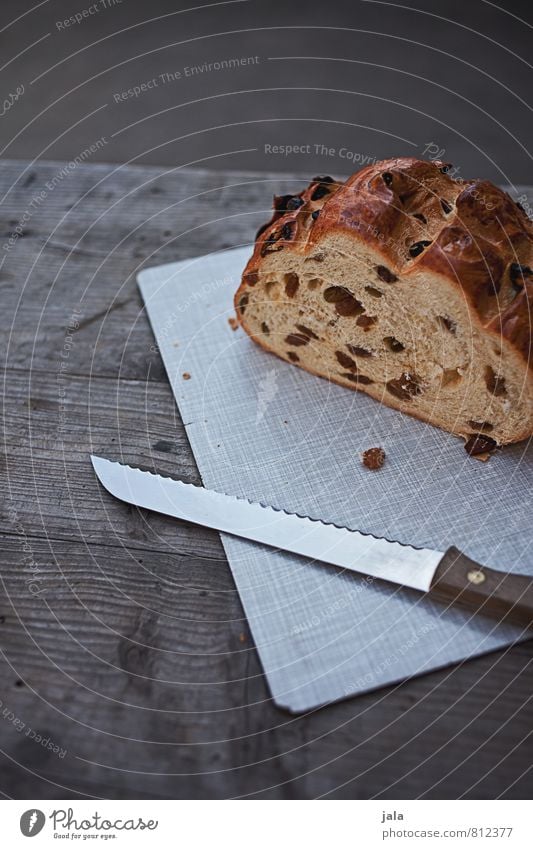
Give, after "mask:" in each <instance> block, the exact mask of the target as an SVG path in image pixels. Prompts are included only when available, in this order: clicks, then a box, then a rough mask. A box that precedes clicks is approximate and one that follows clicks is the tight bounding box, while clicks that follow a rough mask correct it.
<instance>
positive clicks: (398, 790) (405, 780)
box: [0, 161, 533, 799]
mask: <svg viewBox="0 0 533 849" xmlns="http://www.w3.org/2000/svg"><path fill="white" fill-rule="evenodd" d="M0 183H1V186H0V188H1V192H2V197H3V202H2V206H1V210H0V211H1V243H0V259H1V260H2V265H1V268H0V286H1V292H2V312H1V327H2V333H3V346H2V350H3V354H4V357H5V359H6V364H7V369H6V373H5V383H4V400H5V418H4V421H5V454H4V457H3V475H2V480H3V483H4V484H5V488H6V496H7V497H6V500H5V504H6V509H5V510H4V511H3V514H2V534H3V539H2V572H1V574H2V582H3V583H2V593H1V596H0V646H1V649H2V655H1V660H0V662H1V675H2V678H1V680H2V683H3V686H2V688H1V691H0V693H1V695H0V699H1V704H0V746H1V750H2V772H1V775H2V778H1V784H0V789H1V790H2V792H3V793H4V794H5V795H6V796H10V797H18V798H67V797H74V798H76V797H93V796H94V797H106V798H121V797H130V798H152V797H162V798H198V797H199V798H219V797H255V798H310V797H318V796H326V797H328V798H332V797H337V798H363V799H365V798H370V797H378V798H383V799H386V798H400V799H401V798H405V799H407V798H416V797H424V798H457V797H463V796H464V797H467V798H494V797H497V796H500V795H501V796H503V797H507V798H528V797H530V796H531V792H532V776H531V772H530V770H531V764H532V745H531V739H530V735H531V729H532V727H533V723H532V719H533V714H532V708H531V690H532V687H531V680H532V679H531V670H530V668H529V667H530V664H531V660H532V658H533V642H531V641H530V642H526V643H522V644H521V645H518V646H515V647H514V648H510V649H508V650H506V651H502V652H499V653H494V654H491V655H488V656H485V657H482V658H479V659H477V660H473V661H470V662H468V663H464V664H461V665H459V666H457V667H454V668H451V669H447V670H444V671H442V672H437V673H433V674H431V675H425V676H423V677H421V678H418V679H416V680H413V681H408V682H404V683H402V684H401V685H399V686H397V687H391V688H389V689H385V690H380V691H379V692H376V693H373V694H369V695H366V696H363V697H360V698H357V699H351V700H349V701H346V702H344V703H342V704H337V705H334V706H331V707H329V708H326V709H322V710H318V711H315V712H312V713H309V714H307V715H304V716H299V717H294V716H290V715H288V714H286V713H284V712H282V711H280V710H278V709H277V708H276V707H274V705H273V704H272V702H271V700H270V698H269V693H268V690H267V688H266V685H265V680H264V678H263V675H262V673H261V668H260V666H259V663H258V659H257V655H256V652H255V649H254V646H253V642H252V640H251V638H250V633H249V630H248V627H247V623H246V621H245V619H244V617H243V611H242V608H241V605H240V602H239V598H238V596H237V594H236V592H235V587H234V585H233V582H232V579H231V576H230V572H229V569H228V566H227V563H226V561H225V557H224V554H223V551H222V547H221V544H220V541H219V538H218V535H217V534H216V533H214V532H211V531H207V530H203V529H201V528H197V527H193V526H189V525H186V524H183V523H179V522H176V521H171V520H167V519H165V518H164V517H160V516H155V515H152V514H149V513H143V511H139V510H136V509H133V508H130V507H128V506H126V505H124V504H122V503H118V502H115V501H113V500H112V499H111V498H109V497H107V496H106V495H105V493H103V492H102V490H101V488H100V487H99V485H98V484H97V482H96V480H95V478H94V475H93V472H92V469H91V466H90V463H89V459H88V455H89V452H90V451H93V452H97V453H101V454H103V455H105V456H109V457H113V458H116V459H123V460H124V461H125V462H130V463H142V464H143V465H145V466H149V467H152V468H153V469H154V470H157V471H160V472H163V473H172V474H174V475H175V476H181V477H183V478H184V479H187V480H190V481H194V482H199V476H198V473H197V470H196V466H195V463H194V459H193V457H192V454H191V451H190V448H189V446H188V443H187V439H186V436H185V431H184V428H183V425H182V422H181V421H180V419H179V415H178V414H177V410H176V407H175V404H174V400H173V397H172V394H171V392H170V389H169V386H168V383H167V380H166V378H165V374H164V370H163V367H162V364H161V360H160V358H159V355H158V352H157V349H156V348H155V347H154V340H153V337H152V334H151V331H150V328H149V325H148V321H147V318H146V314H145V312H144V310H143V304H142V302H141V299H140V297H139V293H138V291H137V287H136V284H135V274H136V272H137V271H138V270H139V269H140V268H142V267H145V266H149V265H155V264H159V263H163V262H170V261H173V260H177V259H183V258H186V257H190V256H194V255H198V254H202V253H205V252H206V251H208V250H217V249H221V248H224V247H231V246H236V245H239V244H243V243H247V242H249V241H250V239H251V238H252V234H253V232H254V230H255V228H256V226H258V225H259V224H260V223H261V222H262V221H264V220H265V213H266V210H267V208H269V207H270V200H271V195H272V194H273V192H274V191H280V190H283V191H288V190H289V188H291V187H292V188H293V189H294V188H295V187H298V188H300V187H301V185H302V180H301V179H300V178H296V177H295V178H294V179H292V180H287V177H286V175H285V176H284V178H283V179H281V178H280V177H279V176H276V175H272V174H250V173H236V172H232V173H225V174H221V173H215V172H209V171H202V170H185V169H174V170H172V169H158V168H148V167H144V168H135V167H122V166H111V165H109V166H107V165H94V164H92V165H91V164H87V163H86V164H78V165H76V166H75V167H73V168H67V169H66V170H65V165H64V163H63V164H62V163H40V164H38V165H31V164H29V163H24V162H9V161H0ZM38 735H40V736H38Z"/></svg>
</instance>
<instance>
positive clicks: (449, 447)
mask: <svg viewBox="0 0 533 849" xmlns="http://www.w3.org/2000/svg"><path fill="white" fill-rule="evenodd" d="M250 251H251V248H239V249H235V250H228V251H224V252H220V253H216V254H210V255H207V256H203V257H196V258H194V259H190V260H186V261H183V262H178V263H173V264H171V265H164V266H160V267H157V268H150V269H146V270H144V271H143V272H141V274H140V275H139V278H138V282H139V286H140V289H141V292H142V296H143V298H144V302H145V305H146V309H147V312H148V316H149V319H150V322H151V325H152V328H153V331H154V335H155V338H156V341H157V345H158V346H159V350H160V352H161V355H162V357H163V360H164V363H165V367H166V370H167V374H168V378H169V380H170V383H171V386H172V390H173V392H174V396H175V398H176V403H177V405H178V407H179V410H180V413H181V416H182V419H183V422H184V423H185V427H186V430H187V435H188V438H189V440H190V444H191V447H192V450H193V452H194V456H195V458H196V462H197V464H198V467H199V470H200V473H201V476H202V480H203V483H204V486H206V487H209V488H212V489H217V490H220V491H223V492H227V493H231V494H233V495H240V496H246V497H248V498H251V499H254V500H258V501H263V502H266V503H269V504H272V505H277V506H280V507H284V508H285V509H287V510H289V511H291V512H296V513H300V514H305V515H310V516H314V517H320V518H322V519H324V520H325V521H328V522H335V523H337V524H340V525H344V526H346V527H350V528H354V529H359V530H362V531H365V532H369V533H373V534H375V535H377V536H383V537H387V538H388V539H395V540H399V541H401V542H406V543H411V544H413V545H417V546H424V547H430V548H436V549H439V550H444V549H446V547H447V546H449V545H451V544H452V543H453V544H455V545H457V546H458V547H459V548H462V550H463V551H464V552H465V553H467V554H468V555H470V556H471V557H473V558H475V559H478V560H480V561H482V562H484V563H486V564H487V565H489V566H493V567H495V568H500V569H505V570H507V571H516V572H522V573H525V574H531V573H533V556H531V555H532V553H531V542H532V539H533V528H532V522H531V498H530V493H531V489H532V486H531V485H532V483H533V450H532V448H531V445H528V444H525V443H523V444H520V445H516V446H511V447H508V448H506V449H505V450H503V451H502V452H501V453H499V454H497V455H495V456H493V457H491V459H490V460H489V462H487V463H482V462H479V461H476V460H473V459H472V458H470V457H468V455H467V454H466V452H465V451H464V449H463V444H462V442H461V441H460V440H458V439H456V438H454V437H453V436H451V435H449V434H446V433H444V432H442V431H440V430H438V429H436V428H433V427H431V426H430V425H426V424H424V423H423V422H419V421H416V420H415V419H412V418H410V417H408V416H404V415H402V414H400V413H398V412H395V411H393V410H390V409H388V408H386V407H383V406H381V405H380V404H379V403H377V402H376V401H374V400H373V399H371V398H369V397H367V396H365V395H363V394H362V393H358V392H353V391H351V390H349V389H345V388H343V387H341V386H336V385H333V384H331V383H329V382H327V381H325V380H321V379H320V378H317V377H314V376H312V375H309V374H307V373H305V372H304V371H302V370H301V369H298V368H296V367H294V366H292V365H290V364H288V363H285V362H283V361H281V360H279V359H278V358H276V357H274V356H272V355H270V354H268V353H266V352H264V351H263V350H261V349H260V348H258V347H257V346H256V345H255V344H254V343H253V342H251V340H250V339H249V338H248V337H247V336H246V335H245V334H244V332H243V331H242V330H241V329H238V330H236V331H235V330H234V329H232V326H231V324H230V323H229V321H228V319H230V318H231V317H232V316H233V307H232V297H233V293H234V291H235V290H236V288H237V286H238V283H239V278H240V274H241V272H242V269H243V267H244V265H245V263H246V260H247V258H248V256H249V254H250ZM184 373H185V374H188V375H190V379H184V378H183V375H184ZM373 446H381V447H382V448H384V449H385V451H386V454H387V461H386V463H385V466H384V467H383V468H382V469H381V470H380V471H379V472H376V473H372V472H369V471H368V470H367V469H365V468H364V467H363V466H362V464H361V461H360V454H361V452H362V451H363V450H365V449H366V448H370V447H373ZM139 460H141V458H139ZM221 536H222V542H223V544H224V548H225V551H226V554H227V557H228V561H229V564H230V567H231V570H232V573H233V577H234V579H235V583H236V585H237V588H238V591H239V594H240V597H241V600H242V603H243V606H244V609H245V612H246V615H247V618H248V621H249V624H250V628H251V631H252V634H253V637H254V640H255V644H256V646H257V651H258V652H259V656H260V659H261V663H262V665H263V669H264V672H265V675H266V677H267V680H268V684H269V687H270V690H271V693H272V697H273V699H274V701H275V702H276V704H277V705H278V706H279V707H281V708H285V709H287V710H289V711H291V712H302V711H306V710H310V709H313V708H316V707H318V706H320V705H325V704H328V703H330V702H332V701H336V700H338V699H342V698H345V697H347V696H354V695H357V694H359V693H363V692H365V691H367V690H371V689H375V688H378V687H382V686H385V685H388V684H392V683H393V682H398V681H401V680H403V679H405V678H408V677H410V676H413V675H419V674H421V673H424V672H428V671H429V670H433V669H437V668H439V667H443V666H445V665H447V664H451V663H455V662H457V661H461V660H464V659H465V658H469V657H472V656H475V655H478V654H481V653H484V652H488V651H491V650H494V649H497V648H501V647H502V646H506V645H508V644H510V643H511V642H513V641H515V640H517V639H520V638H521V637H522V636H523V634H522V632H521V631H519V630H517V629H516V628H514V627H511V626H507V625H505V626H504V625H501V624H495V623H494V622H492V621H491V620H488V619H485V618H483V617H480V616H470V615H468V614H465V613H463V612H461V611H457V610H447V609H445V608H444V607H442V606H439V605H438V604H437V603H434V602H430V601H428V600H427V599H426V598H424V597H423V596H422V595H420V594H418V593H416V592H414V591H409V590H404V589H402V588H399V587H396V586H394V585H389V584H386V583H379V582H369V581H368V580H367V579H365V578H364V577H363V576H361V577H360V576H358V575H356V574H354V573H344V572H342V571H341V570H338V569H335V568H332V567H328V566H322V565H319V564H316V563H309V562H306V560H305V559H303V558H299V557H296V556H293V555H289V554H284V553H279V552H276V551H273V550H272V549H269V548H267V547H262V546H259V545H257V544H254V543H249V542H246V541H244V540H239V539H235V538H232V537H229V536H227V535H224V534H222V535H221Z"/></svg>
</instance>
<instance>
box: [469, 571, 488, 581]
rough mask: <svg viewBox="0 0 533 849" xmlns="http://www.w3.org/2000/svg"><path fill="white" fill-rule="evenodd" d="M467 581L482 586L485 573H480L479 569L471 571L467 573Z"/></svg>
mask: <svg viewBox="0 0 533 849" xmlns="http://www.w3.org/2000/svg"><path fill="white" fill-rule="evenodd" d="M466 577H467V578H468V580H469V581H470V583H471V584H482V583H483V581H484V580H485V577H486V576H485V573H484V572H482V571H481V569H472V570H471V571H470V572H468V573H467V576H466Z"/></svg>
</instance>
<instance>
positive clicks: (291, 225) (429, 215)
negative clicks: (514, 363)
mask: <svg viewBox="0 0 533 849" xmlns="http://www.w3.org/2000/svg"><path fill="white" fill-rule="evenodd" d="M449 168H450V166H449V164H446V163H443V162H440V161H435V162H426V161H423V160H418V159H412V158H401V159H387V160H384V161H382V162H377V163H375V164H374V165H370V166H367V167H366V168H363V169H362V170H361V171H358V172H357V173H356V174H354V175H353V176H352V177H350V178H349V179H348V180H346V182H345V183H337V182H335V181H331V182H321V178H320V177H319V178H315V179H314V180H313V181H312V182H311V183H310V185H309V186H308V187H307V188H306V189H305V190H304V191H303V192H300V193H299V194H297V195H294V196H293V197H294V198H299V199H300V200H301V201H302V203H301V205H300V206H299V207H298V208H297V209H294V210H288V211H286V205H287V200H286V198H287V196H283V197H281V198H280V197H277V198H275V199H274V213H273V216H272V218H271V220H270V221H269V223H268V224H267V225H266V226H265V227H264V228H261V230H260V232H259V234H258V237H257V240H256V243H255V248H254V252H253V254H252V256H251V258H250V260H249V262H248V264H247V266H246V268H245V270H244V273H243V277H242V282H241V285H240V287H239V289H238V290H237V293H236V295H235V306H236V309H237V307H238V303H239V300H240V298H241V297H242V295H243V294H244V293H245V290H246V288H247V287H248V286H249V285H254V283H255V280H256V279H257V274H258V272H259V271H260V268H261V264H262V260H263V259H264V257H265V256H267V255H268V254H269V253H271V252H273V251H277V250H287V249H289V250H292V251H295V252H296V253H298V254H302V255H312V254H313V253H315V254H317V256H318V257H319V247H320V243H321V241H322V240H323V239H324V238H325V237H326V236H328V235H329V234H330V233H332V232H333V231H337V232H338V231H341V232H343V233H344V234H348V235H349V236H350V237H351V238H353V239H354V242H357V241H359V242H361V243H363V244H366V245H367V246H369V247H371V248H372V249H373V250H375V251H377V252H379V253H380V254H381V255H382V258H383V264H384V265H386V267H387V268H389V269H390V270H391V271H392V272H393V273H394V274H396V275H402V276H403V277H404V278H406V277H407V278H409V276H411V277H412V278H413V285H414V284H415V280H416V276H417V274H418V273H419V272H420V271H425V270H427V271H429V272H432V273H434V274H438V275H440V276H442V277H443V278H445V280H446V281H447V282H448V283H449V284H450V285H452V286H455V287H456V288H457V290H459V291H461V292H462V294H463V295H464V296H466V298H467V299H468V303H469V306H470V311H471V314H472V318H473V320H475V322H476V323H477V324H478V325H479V327H480V329H481V330H483V331H484V332H488V333H492V334H493V335H494V337H495V338H500V337H501V336H503V337H504V338H505V339H507V340H508V342H509V343H510V344H511V345H512V346H513V347H514V348H515V349H516V351H517V353H518V354H520V356H521V357H522V359H523V360H524V362H525V364H526V365H527V366H528V367H529V368H530V369H532V368H533V356H532V350H531V349H532V344H533V342H532V339H533V297H532V295H533V224H532V222H531V221H530V220H529V218H528V217H527V215H526V214H525V212H524V211H523V209H522V208H521V207H520V206H519V204H517V203H515V202H514V201H513V200H512V199H511V198H510V197H509V195H507V194H506V193H505V192H504V191H502V190H501V189H499V188H497V187H496V186H494V185H493V184H492V183H490V182H488V181H487V180H470V181H467V180H456V179H453V178H452V177H451V176H449V174H448V173H447V172H448V170H449ZM384 175H390V179H389V178H388V177H387V176H385V178H384ZM327 180H328V181H329V180H331V178H327ZM321 186H323V187H326V188H327V189H328V193H327V194H326V195H324V196H323V197H322V198H318V199H317V200H313V195H315V194H316V190H317V188H319V187H321ZM284 204H285V206H284ZM448 207H449V208H450V212H449V213H446V212H445V210H446V209H447V208H448ZM313 212H318V213H319V214H318V216H316V219H313V217H312V213H313ZM417 216H418V217H417ZM419 216H422V217H423V219H425V220H424V221H423V220H421V218H420V217H419ZM422 241H427V242H430V244H429V245H428V246H427V247H425V249H424V250H423V251H422V252H421V254H420V255H419V256H418V257H416V258H412V257H411V256H410V255H409V252H408V246H409V245H415V244H417V243H420V242H422ZM237 316H238V318H239V320H240V321H241V323H242V324H243V325H244V327H246V324H245V322H243V321H242V316H241V315H240V312H239V310H238V309H237Z"/></svg>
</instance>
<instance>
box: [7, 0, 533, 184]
mask: <svg viewBox="0 0 533 849" xmlns="http://www.w3.org/2000/svg"><path fill="white" fill-rule="evenodd" d="M102 3H109V4H111V5H109V7H108V8H107V9H104V8H103V6H102ZM91 5H93V6H94V5H95V4H94V3H92V2H91V0H74V2H73V0H70V2H60V0H45V2H41V3H21V2H20V0H3V2H2V12H1V17H2V26H3V30H2V32H1V33H0V37H1V39H2V54H1V55H2V59H3V62H2V64H3V65H4V68H3V70H2V78H3V86H2V88H3V92H4V96H7V95H8V94H9V93H14V92H15V90H16V88H17V86H21V85H23V86H24V87H25V90H24V94H23V95H22V96H21V97H20V98H19V99H18V101H17V102H16V103H14V105H13V106H12V108H10V109H9V110H8V111H7V112H6V114H5V115H4V116H3V117H2V118H1V121H2V123H1V124H0V127H1V129H2V134H1V150H0V156H3V157H10V158H25V157H28V158H34V157H36V158H48V159H70V158H73V157H75V156H76V155H79V154H80V153H81V152H82V151H83V150H84V149H86V147H87V146H88V145H90V144H91V143H93V142H94V141H95V140H96V139H98V138H99V137H101V136H104V137H105V143H104V144H103V145H102V146H101V147H100V149H99V150H98V151H96V153H95V154H93V155H91V156H90V160H89V161H112V162H126V161H133V162H143V163H154V164H170V165H175V164H187V163H199V164H202V165H204V166H207V167H212V168H216V169H235V168H240V169H265V170H270V171H273V170H279V169H282V170H287V171H292V172H295V171H301V172H303V173H311V172H326V173H327V172H332V173H333V174H347V173H351V172H352V171H353V170H357V167H358V166H357V163H358V162H359V163H361V161H363V158H364V157H366V158H367V160H366V161H368V159H374V158H384V157H388V156H391V155H398V154H399V155H405V154H410V155H415V156H423V155H424V151H425V149H426V148H427V145H428V144H429V143H431V144H433V145H435V147H434V148H432V150H436V149H437V148H438V149H439V150H442V151H443V154H442V155H443V156H444V157H445V158H446V159H449V160H451V161H453V162H454V163H455V165H456V166H457V167H458V168H459V169H460V173H461V174H462V175H463V176H465V177H466V176H483V177H487V178H489V179H492V180H494V181H498V182H501V183H503V182H515V183H520V182H522V183H527V182H532V181H531V169H530V156H529V154H528V152H527V147H528V143H529V137H530V134H531V126H532V125H531V117H530V116H531V113H530V109H529V107H528V106H527V100H528V96H529V92H530V88H531V86H530V77H529V70H530V67H531V66H530V65H529V64H528V59H529V58H530V56H531V34H532V30H531V25H530V23H531V14H530V12H529V14H528V7H529V6H530V4H529V3H528V2H527V0H511V2H506V3H504V4H503V3H501V4H500V5H498V4H497V3H490V2H485V0H468V2H465V0H433V2H431V0H406V2H405V3H402V4H400V3H394V2H391V3H389V2H380V1H379V0H333V2H328V3H325V2H303V1H302V0H293V1H292V2H289V0H282V1H281V0H274V2H268V3H266V2H260V0H230V1H229V2H225V3H211V4H203V5H202V4H201V2H198V3H196V4H195V2H194V0H189V2H183V3H175V2H171V0H153V2H150V3H146V2H143V0H122V2H118V0H96V5H97V6H98V11H97V12H96V13H95V14H92V15H90V16H89V17H87V18H85V19H84V20H83V21H82V22H81V23H79V24H72V25H70V26H68V27H65V26H64V25H63V28H59V27H60V22H61V21H63V20H64V19H66V18H67V17H68V16H69V15H73V14H75V13H76V12H78V11H81V10H83V9H84V8H85V9H87V8H89V7H90V6H91ZM194 6H196V8H191V7H194ZM32 7H33V8H32ZM416 7H419V8H418V9H417V8H416ZM16 18H18V20H15V19H16ZM526 18H527V19H529V22H528V21H527V20H526ZM14 20H15V22H13V21H14ZM39 39H42V40H40V41H38V40H39ZM37 41H38V43H37V44H35V42H37ZM32 45H33V46H32ZM255 56H257V57H259V61H258V62H257V63H254V64H253V65H247V66H244V67H239V68H237V69H225V70H219V71H216V70H212V71H210V72H209V71H208V72H204V73H203V74H200V75H195V76H192V77H186V76H185V75H184V69H185V68H186V67H187V66H188V67H190V66H193V65H202V64H203V63H205V62H216V61H221V60H228V59H233V58H241V57H255ZM295 57H299V58H295ZM176 71H180V72H181V73H182V76H181V78H179V79H176V80H174V81H171V82H167V83H166V84H163V83H162V82H161V80H160V78H159V75H160V74H168V73H175V72H176ZM153 78H156V79H157V81H158V85H157V86H153V87H152V89H150V90H148V91H145V92H143V93H141V94H140V96H138V97H131V98H129V99H127V100H126V101H123V102H119V103H117V102H115V99H114V95H115V94H118V93H121V92H123V91H125V90H127V89H129V88H131V87H133V86H136V85H137V86H139V85H141V84H142V83H146V82H148V81H149V80H152V79H153ZM95 110H98V111H95ZM91 113H92V114H91ZM265 144H271V145H274V144H279V145H282V144H285V145H295V144H299V145H302V144H303V145H307V144H309V145H310V148H309V152H304V153H300V154H291V155H288V156H282V155H274V154H272V153H266V152H265ZM315 144H317V145H325V146H326V147H327V148H333V149H334V152H333V153H331V154H327V155H324V154H323V153H322V154H318V155H317V154H316V153H315V149H314V145H315ZM343 147H344V148H346V149H347V150H348V151H351V152H352V153H353V154H355V158H354V160H353V161H350V160H348V159H346V158H343V157H342V156H340V155H339V151H340V149H341V148H343ZM250 148H251V149H252V150H249V149H250ZM245 151H247V152H245ZM426 155H427V154H426Z"/></svg>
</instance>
